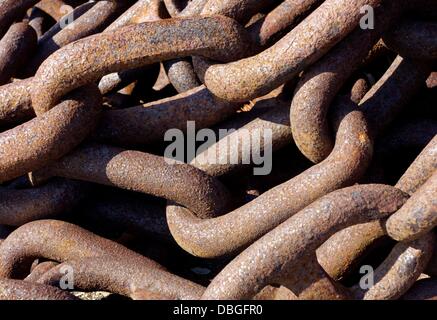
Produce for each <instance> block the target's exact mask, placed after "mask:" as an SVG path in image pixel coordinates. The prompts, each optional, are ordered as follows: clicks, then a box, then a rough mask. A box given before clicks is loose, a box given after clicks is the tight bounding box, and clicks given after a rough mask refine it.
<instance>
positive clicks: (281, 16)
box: [249, 0, 323, 47]
mask: <svg viewBox="0 0 437 320" xmlns="http://www.w3.org/2000/svg"><path fill="white" fill-rule="evenodd" d="M322 2H323V0H285V1H283V2H282V3H281V4H279V5H278V6H277V7H276V8H275V9H273V10H272V11H271V12H269V13H268V14H267V16H266V17H265V18H263V19H260V20H259V21H257V22H255V23H254V24H253V25H251V26H250V27H249V30H250V34H251V36H252V40H253V41H254V42H255V43H258V44H259V45H260V46H262V47H263V46H266V45H267V44H268V43H270V41H271V40H272V38H276V37H277V36H278V35H281V33H282V32H285V31H287V30H289V29H292V28H293V27H295V26H296V25H297V24H298V23H300V22H301V21H302V20H303V19H304V18H306V17H307V16H308V15H309V14H310V13H311V12H312V11H313V10H314V9H315V8H317V7H318V6H319V5H320V4H321V3H322Z"/></svg>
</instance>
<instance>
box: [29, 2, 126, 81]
mask: <svg viewBox="0 0 437 320" xmlns="http://www.w3.org/2000/svg"><path fill="white" fill-rule="evenodd" d="M128 3H129V2H124V1H98V2H96V3H95V4H93V6H92V8H89V7H90V4H89V3H87V4H85V6H86V10H85V11H86V12H84V13H83V14H82V15H80V16H79V17H76V16H75V20H74V21H73V22H72V23H71V24H69V25H68V26H67V27H64V28H60V27H59V26H58V25H57V26H54V27H53V28H57V29H59V32H57V33H55V34H53V33H52V32H50V31H49V32H48V34H47V35H45V36H43V37H42V38H41V39H40V40H39V41H38V50H37V52H36V54H35V55H34V56H33V58H32V60H31V61H30V62H29V64H28V67H27V72H28V74H29V75H33V74H34V73H35V72H36V70H37V69H38V67H39V66H40V65H41V63H42V62H43V61H44V60H45V59H47V57H49V56H50V55H51V54H52V53H53V52H55V51H56V50H58V49H59V48H61V47H63V46H66V45H67V44H69V43H71V42H73V41H76V40H79V39H82V38H85V37H87V36H90V35H92V34H95V33H99V32H101V31H103V30H104V29H105V28H106V27H107V26H109V24H110V23H111V22H112V21H113V20H114V19H115V18H116V17H118V16H119V15H120V13H122V12H123V11H124V9H126V7H127V5H128ZM58 24H59V22H58Z"/></svg>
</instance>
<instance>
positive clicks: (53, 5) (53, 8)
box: [35, 0, 67, 21]
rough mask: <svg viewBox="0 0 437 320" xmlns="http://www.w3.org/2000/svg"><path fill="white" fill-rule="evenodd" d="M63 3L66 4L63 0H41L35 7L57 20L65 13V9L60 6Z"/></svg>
mask: <svg viewBox="0 0 437 320" xmlns="http://www.w3.org/2000/svg"><path fill="white" fill-rule="evenodd" d="M65 5H67V4H66V3H65V2H64V1H63V0H41V1H39V2H38V3H37V4H36V5H35V7H36V8H39V9H40V10H42V11H44V12H45V13H47V14H48V15H50V16H51V17H52V18H53V19H54V20H56V21H58V20H59V19H61V18H62V17H63V16H64V15H65V11H64V10H63V8H62V7H63V6H65Z"/></svg>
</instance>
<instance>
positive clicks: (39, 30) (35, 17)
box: [28, 7, 47, 39]
mask: <svg viewBox="0 0 437 320" xmlns="http://www.w3.org/2000/svg"><path fill="white" fill-rule="evenodd" d="M28 20H29V26H31V27H32V28H33V30H35V32H36V36H37V38H38V39H40V38H41V37H42V36H43V34H44V32H45V28H44V27H45V23H46V21H47V14H46V13H45V12H44V11H42V10H40V9H38V8H36V7H33V9H32V11H31V13H30V14H29V19H28Z"/></svg>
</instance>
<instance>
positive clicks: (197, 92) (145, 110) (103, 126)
mask: <svg viewBox="0 0 437 320" xmlns="http://www.w3.org/2000/svg"><path fill="white" fill-rule="evenodd" d="M239 106H241V105H239V104H234V103H229V102H226V101H223V100H220V99H218V98H216V97H214V96H213V95H212V94H211V92H209V91H208V89H206V88H205V87H204V86H201V87H198V88H195V89H192V90H190V91H187V92H184V93H181V94H178V95H176V96H174V97H170V98H165V99H162V100H159V101H155V102H151V103H147V104H145V105H141V106H136V107H132V108H127V109H122V110H113V111H106V112H104V113H103V116H102V120H101V122H100V124H99V126H98V128H97V129H96V131H95V133H94V138H95V139H96V140H98V141H103V142H107V143H114V144H118V145H122V146H126V145H128V146H129V145H142V144H148V143H153V142H157V141H162V140H163V137H164V135H165V132H166V131H167V130H169V129H181V130H185V129H186V127H187V121H195V122H196V128H198V129H201V128H204V127H209V126H211V125H214V124H216V123H218V122H220V121H221V120H224V119H225V118H227V117H229V116H230V115H232V114H235V112H236V110H237V109H238V107H239Z"/></svg>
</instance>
